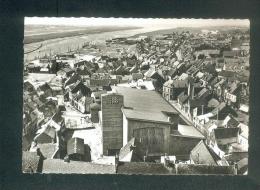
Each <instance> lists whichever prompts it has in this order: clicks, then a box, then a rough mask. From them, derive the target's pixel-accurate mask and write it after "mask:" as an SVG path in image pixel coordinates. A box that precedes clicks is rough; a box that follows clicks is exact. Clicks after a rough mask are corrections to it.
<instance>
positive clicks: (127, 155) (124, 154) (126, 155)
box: [119, 138, 142, 162]
mask: <svg viewBox="0 0 260 190" xmlns="http://www.w3.org/2000/svg"><path fill="white" fill-rule="evenodd" d="M139 145H140V144H139V143H138V142H137V140H136V138H132V139H131V140H130V141H128V143H127V144H126V145H125V146H123V147H122V148H121V149H120V152H119V161H128V162H136V161H142V159H141V157H142V155H139V153H140V150H137V149H139V148H140V147H139Z"/></svg>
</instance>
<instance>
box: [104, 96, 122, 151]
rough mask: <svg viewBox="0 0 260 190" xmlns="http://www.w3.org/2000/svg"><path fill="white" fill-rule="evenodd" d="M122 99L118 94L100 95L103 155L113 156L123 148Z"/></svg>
mask: <svg viewBox="0 0 260 190" xmlns="http://www.w3.org/2000/svg"><path fill="white" fill-rule="evenodd" d="M123 106H124V97H123V96H122V95H121V94H118V93H108V94H102V95H101V112H102V113H101V118H100V119H101V124H102V139H103V142H102V143H103V155H115V154H117V153H118V152H119V150H120V148H121V147H122V146H123V114H122V111H121V108H122V107H123Z"/></svg>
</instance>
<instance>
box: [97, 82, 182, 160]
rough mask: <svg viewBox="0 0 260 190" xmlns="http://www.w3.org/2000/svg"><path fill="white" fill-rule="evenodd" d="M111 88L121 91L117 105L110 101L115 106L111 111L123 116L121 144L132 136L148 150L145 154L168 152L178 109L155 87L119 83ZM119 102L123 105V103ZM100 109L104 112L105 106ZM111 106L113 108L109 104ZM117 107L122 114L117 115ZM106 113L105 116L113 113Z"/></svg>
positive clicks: (159, 154)
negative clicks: (154, 89) (130, 85)
mask: <svg viewBox="0 0 260 190" xmlns="http://www.w3.org/2000/svg"><path fill="white" fill-rule="evenodd" d="M113 89H114V90H115V91H116V92H117V93H118V94H120V95H123V100H122V102H120V103H119V100H118V103H117V104H116V105H117V106H118V107H117V108H116V105H113V107H114V109H116V110H114V112H115V113H116V114H117V115H114V117H116V116H117V117H118V118H120V120H121V119H122V120H121V122H122V124H123V131H122V132H120V133H122V134H123V136H122V137H121V138H122V140H123V145H126V144H127V143H128V142H129V140H130V139H131V138H133V137H135V138H136V139H141V143H142V146H143V147H144V149H146V150H147V154H148V156H149V155H154V156H161V154H164V153H167V152H169V143H168V142H169V139H170V131H171V128H174V127H176V126H177V124H178V120H179V115H178V112H177V111H176V110H175V109H174V108H173V107H172V106H171V105H170V104H169V103H168V102H167V101H165V100H164V99H163V98H162V97H161V96H160V94H158V93H157V92H155V91H148V90H139V89H133V88H126V87H118V86H113ZM111 96H112V95H111ZM116 96H119V95H116ZM107 98H109V101H110V102H111V98H112V100H113V99H114V98H113V96H112V97H109V96H108V97H107ZM108 105H111V103H110V104H108ZM122 105H124V106H123V107H122ZM101 109H102V114H103V116H104V113H103V112H104V111H105V110H103V107H102V106H101ZM110 109H112V107H111V106H110ZM120 111H121V114H122V115H120ZM110 112H112V110H111V111H110ZM110 115H111V114H110ZM106 117H107V118H106V120H108V118H109V117H112V116H109V117H108V116H106ZM103 119H104V117H103ZM120 120H119V119H118V121H117V123H118V124H120V123H119V121H120ZM122 124H121V125H120V126H122Z"/></svg>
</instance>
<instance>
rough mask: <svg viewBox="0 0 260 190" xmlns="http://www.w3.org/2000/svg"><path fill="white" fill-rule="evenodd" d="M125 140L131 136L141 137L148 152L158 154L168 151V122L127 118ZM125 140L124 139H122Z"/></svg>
mask: <svg viewBox="0 0 260 190" xmlns="http://www.w3.org/2000/svg"><path fill="white" fill-rule="evenodd" d="M125 128H127V132H128V134H127V137H128V139H127V141H129V140H130V139H131V138H132V137H136V138H139V139H140V138H141V139H142V142H141V143H142V144H143V146H144V149H146V151H148V153H149V154H155V155H157V154H158V155H160V154H163V155H164V153H168V151H169V137H170V124H167V123H154V122H149V121H141V120H130V119H128V127H125V126H124V129H125ZM124 141H125V140H124Z"/></svg>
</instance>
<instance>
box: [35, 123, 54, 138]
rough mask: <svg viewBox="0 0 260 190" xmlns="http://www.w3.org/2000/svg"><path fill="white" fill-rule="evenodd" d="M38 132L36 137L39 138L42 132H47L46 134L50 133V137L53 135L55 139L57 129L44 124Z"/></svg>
mask: <svg viewBox="0 0 260 190" xmlns="http://www.w3.org/2000/svg"><path fill="white" fill-rule="evenodd" d="M37 134H38V135H37V136H36V137H35V138H36V139H37V137H38V136H39V135H41V134H46V135H48V136H49V137H51V138H52V139H54V138H55V135H56V130H55V128H54V127H51V126H50V125H44V126H42V128H41V129H39V130H38V131H37Z"/></svg>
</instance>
